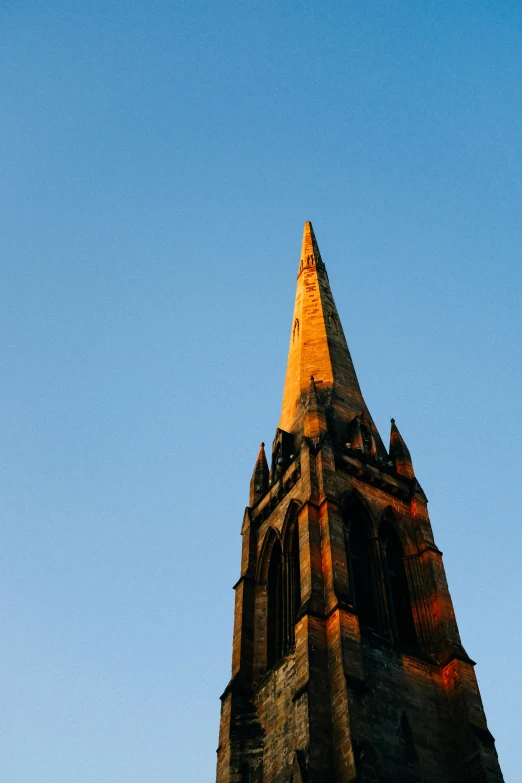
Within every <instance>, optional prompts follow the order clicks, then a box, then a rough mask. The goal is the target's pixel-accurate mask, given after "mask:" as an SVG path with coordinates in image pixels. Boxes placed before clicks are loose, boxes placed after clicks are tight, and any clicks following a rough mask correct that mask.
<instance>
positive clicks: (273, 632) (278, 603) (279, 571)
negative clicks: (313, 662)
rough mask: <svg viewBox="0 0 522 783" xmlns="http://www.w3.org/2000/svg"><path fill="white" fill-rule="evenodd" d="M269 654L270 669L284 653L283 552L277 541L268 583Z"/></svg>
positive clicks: (267, 661)
mask: <svg viewBox="0 0 522 783" xmlns="http://www.w3.org/2000/svg"><path fill="white" fill-rule="evenodd" d="M267 592H268V595H267V599H268V612H267V655H266V663H267V667H268V668H269V669H270V667H272V666H273V665H274V664H275V663H277V661H278V660H279V659H280V658H281V657H282V655H283V597H284V590H283V554H282V551H281V544H280V543H279V541H276V542H275V544H274V545H273V547H272V552H271V554H270V565H269V566H268V584H267Z"/></svg>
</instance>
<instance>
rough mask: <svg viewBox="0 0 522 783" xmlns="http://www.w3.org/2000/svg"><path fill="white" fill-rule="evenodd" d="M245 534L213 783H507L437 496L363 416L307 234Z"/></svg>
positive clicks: (396, 444)
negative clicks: (463, 624) (278, 399)
mask: <svg viewBox="0 0 522 783" xmlns="http://www.w3.org/2000/svg"><path fill="white" fill-rule="evenodd" d="M241 534H242V542H243V546H242V558H241V573H240V578H239V580H238V582H237V583H236V585H235V596H236V598H235V619H234V635H233V652H232V678H231V680H230V682H229V684H228V685H227V687H226V689H225V691H224V693H223V695H222V696H221V703H222V706H221V725H220V734H219V747H218V760H217V783H290V782H291V781H293V783H298V781H300V782H301V783H304V782H305V781H306V783H354V782H355V781H360V782H361V783H362V782H363V781H367V782H368V783H414V782H415V783H417V782H418V783H421V782H422V783H502V781H503V777H502V773H501V771H500V767H499V764H498V760H497V755H496V751H495V746H494V739H493V737H492V735H491V734H490V732H489V731H488V728H487V724H486V718H485V715H484V710H483V707H482V702H481V699H480V693H479V690H478V686H477V681H476V678H475V674H474V668H473V667H474V662H473V661H472V660H471V659H470V658H469V656H468V655H467V653H466V651H465V650H464V648H463V646H462V644H461V640H460V637H459V632H458V628H457V624H456V620H455V615H454V611H453V606H452V602H451V597H450V594H449V591H448V586H447V583H446V576H445V572H444V566H443V563H442V553H441V552H440V551H439V549H438V548H437V546H436V544H435V541H434V538H433V532H432V529H431V524H430V520H429V516H428V509H427V499H426V496H425V494H424V492H423V490H422V488H421V486H420V484H419V482H418V481H417V479H416V477H415V473H414V470H413V465H412V461H411V457H410V453H409V451H408V448H407V446H406V444H405V442H404V440H403V438H402V437H401V434H400V432H399V430H398V428H397V427H396V425H395V422H394V421H393V420H392V427H391V436H390V445H389V449H388V451H387V450H386V449H385V447H384V445H383V442H382V440H381V437H380V435H379V433H378V431H377V428H376V426H375V424H374V422H373V420H372V418H371V416H370V413H369V411H368V408H367V406H366V404H365V402H364V399H363V397H362V393H361V390H360V387H359V382H358V380H357V376H356V374H355V370H354V367H353V363H352V360H351V357H350V353H349V350H348V346H347V343H346V340H345V337H344V333H343V330H342V326H341V322H340V319H339V316H338V313H337V309H336V307H335V303H334V300H333V296H332V293H331V290H330V285H329V282H328V275H327V273H326V269H325V266H324V263H323V261H322V259H321V254H320V252H319V248H318V245H317V241H316V239H315V236H314V232H313V229H312V226H311V224H310V223H306V224H305V228H304V236H303V243H302V249H301V256H300V264H299V274H298V278H297V294H296V301H295V308H294V315H293V319H292V328H291V335H290V348H289V355H288V365H287V372H286V380H285V389H284V394H283V405H282V412H281V419H280V422H279V427H278V429H277V431H276V436H275V439H274V442H273V445H272V450H271V454H270V465H269V463H268V460H267V456H266V453H265V448H264V444H262V446H261V449H260V451H259V455H258V458H257V461H256V464H255V468H254V472H253V475H252V481H251V483H250V502H249V506H248V507H247V509H246V511H245V515H244V519H243V526H242V529H241Z"/></svg>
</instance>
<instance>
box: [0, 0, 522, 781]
mask: <svg viewBox="0 0 522 783" xmlns="http://www.w3.org/2000/svg"><path fill="white" fill-rule="evenodd" d="M0 17H1V29H2V33H1V35H2V47H1V57H0V64H1V72H2V79H1V87H0V90H1V105H2V110H1V118H2V119H1V127H0V140H1V147H2V156H1V165H2V175H1V183H0V187H1V191H2V211H1V217H0V221H1V242H2V265H1V268H2V285H1V288H0V298H1V308H0V313H1V315H0V317H1V321H2V323H1V327H2V328H1V333H2V337H1V341H0V351H1V356H2V364H3V383H2V385H1V388H0V421H1V433H2V434H1V442H2V446H3V447H2V450H1V453H2V459H1V465H0V480H1V485H2V486H1V503H2V520H3V522H2V529H3V535H2V546H1V547H0V559H1V563H0V594H1V596H2V600H1V602H0V605H1V623H2V644H1V646H0V660H1V667H0V671H1V674H0V692H1V702H2V705H3V706H2V711H1V714H0V777H1V779H2V781H5V783H27V781H28V780H31V781H35V782H36V783H57V782H58V781H59V782H61V781H63V782H64V783H92V782H93V781H96V783H120V781H123V780H125V781H126V783H143V781H145V780H146V781H151V783H172V781H178V780H179V781H184V783H202V782H204V781H212V779H213V775H214V766H215V749H216V747H217V734H218V721H219V700H218V696H219V694H220V693H221V692H222V690H223V689H224V687H225V685H226V683H227V681H228V678H229V672H230V654H231V631H232V612H233V592H232V590H231V586H232V584H233V583H234V582H235V581H236V579H237V576H238V573H239V554H240V536H239V531H240V526H241V520H242V514H243V509H244V506H245V505H246V503H247V500H248V482H249V479H250V474H251V471H252V467H253V463H254V460H255V457H256V454H257V450H258V446H259V442H260V441H261V440H265V441H267V442H271V440H272V437H273V435H274V433H275V427H276V425H277V422H278V417H279V411H280V404H281V395H282V388H283V379H284V369H285V362H286V353H287V346H288V340H289V333H290V322H291V316H292V308H293V297H294V291H295V276H296V272H297V264H298V260H299V249H300V241H301V232H302V225H303V222H304V221H305V220H312V222H313V224H314V228H315V231H316V234H317V238H318V241H319V245H320V247H321V251H322V255H323V258H324V260H325V262H326V265H327V268H328V272H329V276H330V281H331V284H332V288H333V292H334V296H335V298H336V302H337V305H338V309H339V312H340V315H341V319H342V321H343V325H344V329H345V332H346V335H347V337H348V342H349V344H350V347H351V350H352V355H353V358H354V362H355V365H356V368H357V371H358V374H359V379H360V381H361V385H362V388H363V393H364V395H365V398H366V400H367V402H368V405H369V407H370V410H371V411H372V415H373V417H374V419H375V421H376V423H377V426H378V427H379V428H380V431H381V434H382V435H383V438H384V440H385V441H386V440H387V438H388V431H389V418H390V416H391V415H393V416H395V418H396V420H397V423H398V426H399V427H400V429H401V432H402V433H403V435H404V437H405V438H406V441H407V443H408V444H409V447H410V450H411V452H412V456H413V460H414V464H415V468H416V472H417V475H418V476H419V479H420V481H421V483H422V485H423V487H424V489H425V491H426V493H427V495H428V497H429V498H430V511H431V516H432V522H433V526H434V530H435V537H436V541H437V543H438V545H439V546H440V548H441V549H442V550H443V551H444V553H445V564H446V569H447V574H448V580H449V584H450V589H451V591H452V595H453V599H454V602H455V606H456V611H457V618H458V621H459V625H460V629H461V633H462V637H463V642H464V644H465V646H466V648H467V650H468V652H469V654H470V655H471V656H472V657H473V658H475V659H476V660H477V661H478V666H477V674H478V678H479V684H480V686H481V690H482V695H483V699H484V703H485V708H486V713H487V715H488V718H489V724H490V728H491V731H492V733H493V734H494V735H495V737H496V738H497V747H498V751H499V756H500V760H501V763H502V766H503V770H504V773H505V778H506V783H518V781H520V780H521V779H522V763H521V760H520V736H521V735H522V725H521V723H522V719H521V710H520V693H521V691H522V682H521V674H520V660H521V657H522V649H521V647H522V644H521V636H522V634H521V631H520V608H521V607H520V595H521V577H520V573H521V557H520V552H521V545H522V541H521V533H520V523H521V511H520V509H521V507H522V497H521V489H520V486H521V482H520V473H521V462H522V460H521V456H520V455H521V451H522V431H521V430H522V425H521V417H520V400H521V385H522V384H521V369H520V368H521V359H522V357H521V344H522V339H521V338H522V334H521V332H522V328H521V318H520V302H521V294H522V290H521V289H522V275H521V272H520V247H521V239H522V236H521V234H522V232H521V223H520V221H521V213H522V210H521V207H522V199H521V195H522V185H521V183H522V177H521V175H522V165H521V164H522V160H521V136H522V109H521V107H522V55H521V52H522V48H521V47H522V6H521V5H520V2H504V1H503V0H495V1H494V2H493V1H492V2H486V1H484V0H473V1H472V2H471V1H470V2H466V1H463V0H460V2H457V1H456V0H455V1H454V2H444V1H441V2H437V1H436V0H435V1H434V2H422V1H421V2H419V0H415V1H413V0H402V2H398V1H396V0H389V1H387V2H385V3H370V2H362V0H353V1H352V2H348V1H345V2H336V1H335V0H332V2H300V3H297V2H283V1H282V0H279V2H270V0H265V1H264V2H255V1H254V2H248V3H239V2H218V3H216V2H205V1H201V2H197V1H196V0H194V1H192V2H170V3H168V2H155V1H154V0H152V1H151V0H149V1H148V2H131V1H130V0H129V2H108V1H107V0H105V1H104V2H92V1H91V2H89V3H82V2H76V3H75V2H68V0H63V1H62V2H59V3H58V2H45V3H44V2H22V1H21V0H19V1H16V0H13V1H12V2H8V1H7V0H6V2H4V3H2V7H1V11H0Z"/></svg>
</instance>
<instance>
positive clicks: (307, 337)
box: [279, 221, 386, 456]
mask: <svg viewBox="0 0 522 783" xmlns="http://www.w3.org/2000/svg"><path fill="white" fill-rule="evenodd" d="M311 375H313V376H314V379H315V386H316V387H317V389H318V390H319V393H320V398H321V400H322V402H323V405H324V406H325V408H326V413H325V415H327V416H328V428H329V431H330V434H331V435H332V436H333V437H334V439H336V440H337V441H338V442H341V443H344V442H345V441H346V425H347V424H348V422H350V421H351V420H352V419H353V417H354V416H356V415H357V414H359V413H360V412H361V410H362V411H363V414H364V417H365V419H367V420H368V422H369V423H370V426H371V429H372V433H373V436H374V439H375V442H376V444H377V451H378V453H379V454H382V455H383V456H384V455H386V451H385V449H384V446H383V444H382V441H381V439H380V436H379V433H378V432H377V428H376V427H375V424H374V423H373V420H372V418H371V416H370V413H369V411H368V408H367V406H366V403H365V402H364V399H363V396H362V393H361V389H360V387H359V381H358V380H357V375H356V374H355V369H354V366H353V363H352V358H351V356H350V351H349V350H348V345H347V344H346V339H345V337H344V333H343V329H342V326H341V322H340V319H339V314H338V312H337V308H336V306H335V302H334V298H333V296H332V292H331V289H330V284H329V282H328V275H327V274H326V269H325V266H324V264H323V262H322V259H321V253H320V251H319V246H318V244H317V240H316V238H315V234H314V230H313V228H312V224H311V223H310V221H307V222H306V223H305V225H304V231H303V242H302V246H301V257H300V264H299V274H298V277H297V291H296V297H295V306H294V316H293V320H292V330H291V335H290V348H289V351H288V363H287V368H286V380H285V389H284V393H283V405H282V411H281V419H280V422H279V427H280V429H282V430H285V431H286V432H291V433H293V434H297V435H298V434H299V433H300V432H302V431H303V417H304V416H305V412H306V407H307V402H308V396H309V386H310V376H311Z"/></svg>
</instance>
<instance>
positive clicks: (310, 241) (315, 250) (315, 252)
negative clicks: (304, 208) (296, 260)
mask: <svg viewBox="0 0 522 783" xmlns="http://www.w3.org/2000/svg"><path fill="white" fill-rule="evenodd" d="M318 262H320V263H322V259H321V253H320V251H319V245H318V244H317V239H316V238H315V234H314V229H313V227H312V224H311V223H310V221H309V220H307V221H306V223H305V224H304V231H303V241H302V243H301V260H300V264H299V271H301V270H302V269H303V267H305V266H313V265H315V264H317V263H318Z"/></svg>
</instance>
